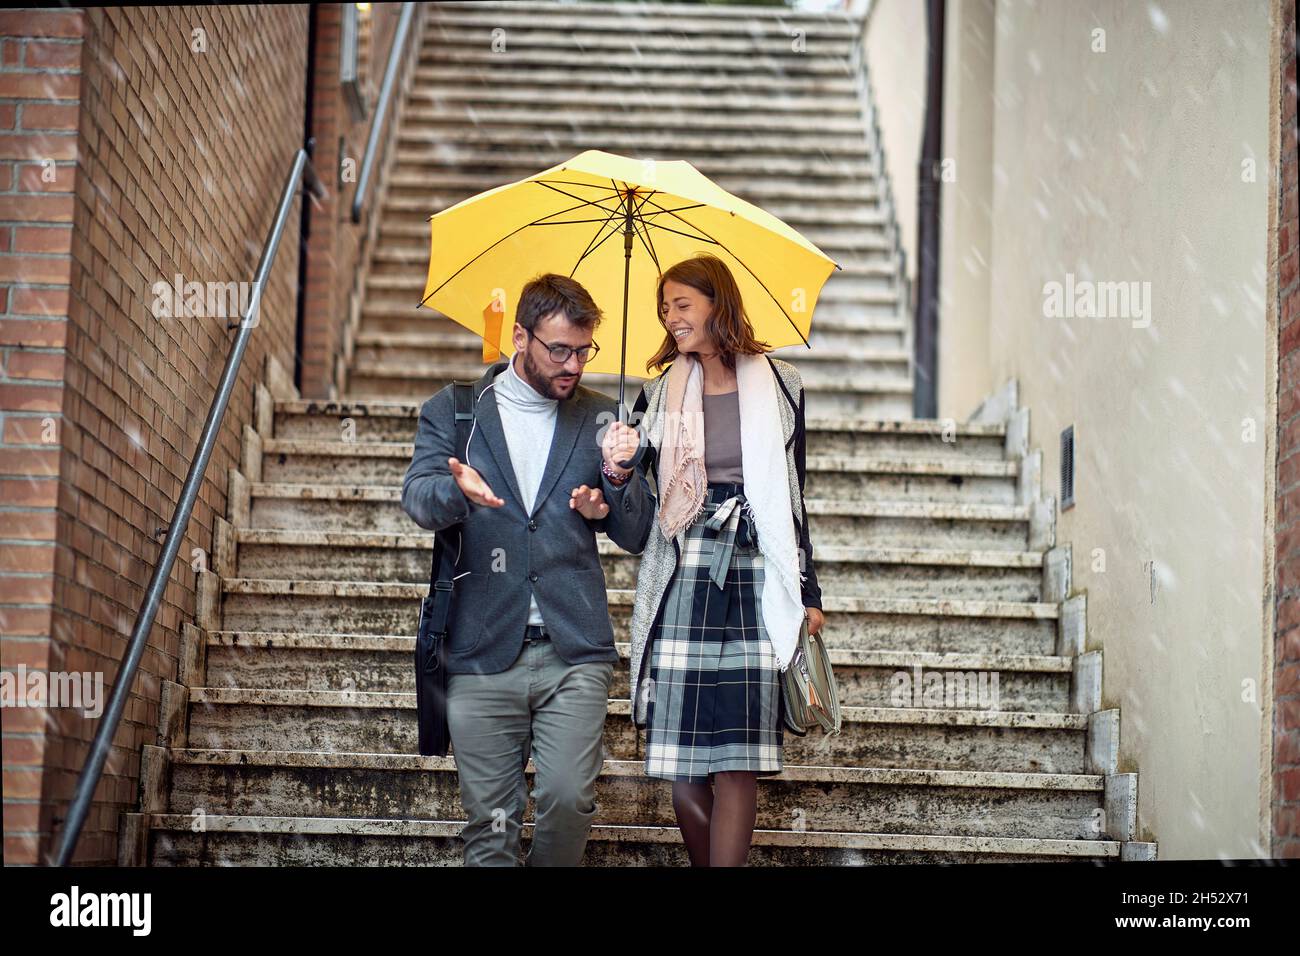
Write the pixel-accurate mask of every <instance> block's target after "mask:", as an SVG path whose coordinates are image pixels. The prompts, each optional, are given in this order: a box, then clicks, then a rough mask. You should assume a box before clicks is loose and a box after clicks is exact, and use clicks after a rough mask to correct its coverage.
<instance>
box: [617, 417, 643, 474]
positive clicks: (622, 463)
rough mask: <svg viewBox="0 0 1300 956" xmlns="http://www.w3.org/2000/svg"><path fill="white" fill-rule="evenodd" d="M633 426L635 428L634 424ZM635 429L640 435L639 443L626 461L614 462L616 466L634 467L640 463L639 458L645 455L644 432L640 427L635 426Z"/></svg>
mask: <svg viewBox="0 0 1300 956" xmlns="http://www.w3.org/2000/svg"><path fill="white" fill-rule="evenodd" d="M633 427H634V428H635V427H636V426H633ZM636 431H637V434H638V435H640V436H641V443H640V444H639V445H637V446H636V452H635V453H633V455H632V457H631V458H629V459H628V460H627V461H620V462H615V464H617V465H618V467H620V468H635V467H636V466H637V465H639V464H641V459H642V458H644V457H645V449H646V440H645V433H644V432H642V431H641V429H640V428H637V430H636Z"/></svg>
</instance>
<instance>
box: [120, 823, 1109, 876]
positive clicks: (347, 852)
mask: <svg viewBox="0 0 1300 956" xmlns="http://www.w3.org/2000/svg"><path fill="white" fill-rule="evenodd" d="M128 817H130V818H131V819H130V820H128V823H129V824H131V825H139V826H141V827H142V828H147V830H148V831H149V848H148V853H149V859H150V862H151V864H152V865H154V866H195V865H199V866H213V865H223V866H303V865H311V866H459V865H460V864H461V860H462V856H461V846H462V844H461V840H460V831H461V828H462V827H463V825H464V824H463V822H461V821H454V820H453V821H446V822H441V821H426V820H382V819H380V820H358V819H352V818H338V817H257V816H218V815H208V816H206V817H205V820H204V823H205V829H204V831H203V832H201V833H194V832H193V818H192V817H191V816H190V815H188V814H128ZM531 834H532V825H531V824H526V825H525V830H524V834H523V837H524V844H525V846H527V843H528V841H529V840H530V839H531ZM1119 854H1120V844H1119V843H1118V842H1115V841H1109V840H1038V839H1033V838H1016V837H1010V838H1006V837H1003V838H1000V837H942V836H930V835H918V834H876V833H862V834H841V833H833V832H819V831H811V832H807V831H804V832H800V831H791V830H759V829H756V830H755V831H754V836H753V842H752V844H751V849H750V852H749V858H748V862H749V864H750V865H751V866H851V865H858V866H862V865H870V864H883V863H1066V862H1079V863H1087V862H1101V861H1106V860H1114V859H1118V858H1119ZM583 864H584V865H585V866H685V865H686V864H687V858H686V851H685V848H684V847H683V846H682V844H681V835H680V832H679V831H678V829H677V827H676V826H672V827H650V826H629V827H614V826H593V827H592V829H591V834H590V838H589V839H588V841H587V851H586V855H585V856H584V858H583Z"/></svg>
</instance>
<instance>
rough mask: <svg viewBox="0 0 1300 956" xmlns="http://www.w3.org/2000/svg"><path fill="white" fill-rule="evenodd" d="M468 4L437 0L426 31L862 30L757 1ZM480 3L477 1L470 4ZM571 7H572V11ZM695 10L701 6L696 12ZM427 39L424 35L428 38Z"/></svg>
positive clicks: (716, 34) (723, 34)
mask: <svg viewBox="0 0 1300 956" xmlns="http://www.w3.org/2000/svg"><path fill="white" fill-rule="evenodd" d="M469 6H470V5H469V4H465V5H458V4H454V3H451V4H442V3H440V4H438V6H436V7H434V8H433V15H432V16H431V17H430V19H429V24H428V33H427V34H426V36H434V37H438V38H441V37H442V36H443V35H444V31H448V32H450V31H471V30H475V29H478V30H489V31H490V30H492V29H495V28H502V29H505V28H507V27H509V36H510V38H511V41H512V42H514V39H515V35H516V33H518V32H519V31H521V30H537V31H554V32H556V33H557V34H559V35H560V36H566V35H568V34H569V33H571V32H572V31H582V32H583V34H584V35H585V34H588V33H590V34H594V35H602V34H605V35H608V34H613V35H615V36H625V35H630V36H632V37H634V38H640V37H641V36H645V37H647V38H654V37H662V36H666V35H670V34H671V35H678V36H683V37H707V38H708V42H721V41H723V40H727V39H729V38H737V37H739V38H751V37H770V38H772V39H774V40H779V41H781V42H784V43H785V44H786V46H787V47H788V46H789V41H790V35H791V33H792V31H795V30H798V31H799V32H800V33H803V34H805V35H807V36H808V37H810V38H811V37H816V38H818V39H825V40H832V39H838V40H842V41H847V40H856V39H857V38H858V37H859V36H861V30H862V25H861V22H860V21H858V20H854V19H851V18H849V17H848V16H840V15H836V14H834V13H826V14H809V13H804V12H801V11H798V10H789V9H787V10H785V11H783V14H784V15H783V16H780V17H772V16H770V13H771V12H772V11H770V10H765V9H763V8H761V7H747V8H746V9H748V10H753V11H754V12H755V13H754V16H752V17H749V16H746V17H745V18H743V19H742V18H737V17H734V16H732V17H726V16H718V15H716V14H714V11H718V10H721V9H725V8H721V7H708V6H705V7H701V6H699V5H682V4H677V5H673V6H668V7H658V6H642V5H627V4H623V5H619V6H614V7H610V6H606V5H605V4H598V3H587V4H579V5H573V4H568V3H565V4H563V5H557V6H556V7H554V8H552V9H549V10H546V11H544V12H539V11H536V10H535V9H534V10H530V11H528V12H527V13H525V12H524V11H520V10H513V11H512V10H510V9H508V8H506V7H503V6H501V5H497V4H492V3H489V4H486V5H482V6H485V7H486V9H483V10H479V9H468V7H469ZM473 7H480V4H477V3H475V4H473ZM570 11H572V12H570ZM694 11H700V12H699V13H696V12H694ZM426 42H427V41H426Z"/></svg>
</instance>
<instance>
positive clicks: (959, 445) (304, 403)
mask: <svg viewBox="0 0 1300 956" xmlns="http://www.w3.org/2000/svg"><path fill="white" fill-rule="evenodd" d="M420 406H421V402H420V401H394V400H375V401H364V402H360V401H352V400H340V401H317V400H313V399H303V400H293V401H278V402H276V404H275V412H274V426H273V427H274V429H275V435H274V437H275V438H277V439H286V438H312V439H326V440H339V429H340V428H341V427H342V423H343V422H345V421H347V420H349V419H350V420H351V421H352V424H353V426H354V427H355V436H356V437H357V438H358V439H363V440H366V441H380V442H389V441H401V442H406V443H408V444H409V443H410V442H411V441H412V440H413V438H414V435H415V429H416V419H417V418H418V417H419V414H420ZM805 426H806V430H807V435H808V450H809V452H810V453H812V454H819V453H820V452H819V450H818V449H819V448H825V449H826V451H827V453H839V452H841V451H843V450H844V446H845V445H846V443H849V442H852V443H853V445H852V447H853V448H854V449H855V454H861V453H864V452H874V453H875V454H874V456H872V455H868V456H867V457H885V456H887V455H890V454H897V455H899V456H900V457H917V456H918V454H919V453H921V452H924V454H920V457H922V458H925V459H935V458H946V457H959V458H967V459H969V458H978V459H982V460H995V461H1002V460H1003V458H1002V456H1003V443H1004V441H1005V435H1006V429H1005V427H1004V426H1003V425H1002V424H1000V423H983V422H955V421H949V420H943V419H906V420H902V419H859V420H842V419H834V418H815V417H812V416H809V417H808V418H806V419H805Z"/></svg>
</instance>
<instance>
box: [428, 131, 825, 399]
mask: <svg viewBox="0 0 1300 956" xmlns="http://www.w3.org/2000/svg"><path fill="white" fill-rule="evenodd" d="M430 226H431V229H430V233H431V234H430V252H429V278H428V282H427V284H426V285H425V290H424V292H425V294H424V299H423V301H422V303H421V304H422V305H426V306H429V307H430V308H433V309H436V310H437V311H439V312H441V313H443V314H444V315H446V316H449V317H450V318H452V319H453V320H455V321H456V322H457V323H459V324H460V325H463V326H464V327H466V328H468V329H470V330H472V331H473V332H475V333H477V334H478V335H480V336H482V338H483V360H484V361H485V362H489V361H494V360H496V359H497V358H498V357H499V356H500V355H501V354H502V353H504V354H507V355H509V354H511V353H512V352H513V344H512V341H511V330H512V329H513V327H514V307H515V303H516V302H517V301H518V297H519V294H520V293H521V292H522V291H523V287H524V285H525V284H527V282H528V281H529V280H530V279H532V278H534V277H535V276H536V275H538V274H539V273H544V272H555V273H559V274H561V275H567V276H570V277H571V278H573V279H575V280H577V281H578V282H580V283H582V285H583V287H584V288H586V290H587V291H588V292H589V293H590V294H591V297H592V299H594V300H595V302H596V305H597V306H598V307H599V308H600V309H601V311H602V312H603V313H605V315H606V319H605V320H604V321H602V322H601V324H600V326H599V327H598V328H597V329H596V332H595V341H596V344H597V345H599V346H600V351H599V352H597V354H596V355H595V357H594V358H592V360H591V361H590V362H589V363H588V364H587V366H586V371H589V372H615V371H617V372H618V373H619V376H620V378H619V409H620V417H621V418H623V419H624V420H626V415H625V408H624V400H623V377H624V376H625V374H626V369H627V367H628V366H631V367H632V368H633V369H634V370H635V371H634V372H633V374H634V375H644V374H645V363H646V361H647V360H648V359H649V358H650V357H651V356H652V355H654V353H655V352H656V351H658V349H659V346H660V344H661V343H662V342H663V338H664V330H663V326H662V325H661V324H660V322H659V318H658V316H657V315H656V314H655V289H656V286H657V284H658V279H659V276H660V274H661V273H662V272H663V270H665V269H667V268H668V267H669V266H671V265H673V264H674V263H676V262H679V261H681V260H683V259H689V258H691V257H692V256H695V255H698V254H700V253H701V252H711V253H713V254H714V255H716V256H718V257H719V258H720V259H722V260H723V261H724V262H726V263H727V265H728V266H729V267H730V268H731V272H732V275H733V276H735V279H736V283H737V285H738V286H739V287H740V292H741V295H742V296H743V299H744V303H745V311H746V314H747V315H748V316H749V320H750V322H751V323H752V324H753V326H754V332H755V334H756V335H757V337H758V338H759V339H760V340H762V341H766V342H767V343H768V344H769V345H771V346H772V347H773V348H780V347H781V346H786V345H797V344H799V343H801V342H802V343H803V344H804V345H807V344H808V329H809V326H810V325H811V323H812V314H813V308H814V306H815V305H816V304H817V296H818V295H819V294H820V292H821V288H822V285H823V283H825V281H826V278H827V276H829V275H830V272H831V270H832V269H837V268H839V266H838V265H837V264H836V263H835V262H833V261H832V260H831V259H830V258H828V257H827V256H826V255H825V254H824V253H823V252H822V251H821V250H820V249H818V248H817V247H816V246H814V245H813V244H812V243H811V242H809V241H808V240H807V239H805V238H804V237H803V236H801V235H799V233H798V232H796V231H795V230H794V229H791V228H790V227H789V226H787V225H786V224H785V223H783V222H782V221H781V220H780V219H777V218H776V217H775V216H773V215H771V214H770V213H767V212H765V211H763V210H762V209H760V208H758V207H757V206H755V205H753V204H751V203H747V202H745V201H744V200H743V199H740V198H738V197H736V196H733V195H732V194H731V193H729V192H727V191H726V190H725V189H722V188H721V187H720V186H718V185H717V184H716V183H714V182H712V181H711V180H709V179H708V178H707V177H706V176H704V175H702V174H701V173H700V172H699V171H698V170H696V169H695V167H693V166H692V165H691V164H690V163H688V162H685V161H683V160H674V161H657V160H652V159H632V158H629V157H626V156H618V155H615V154H613V153H606V152H602V151H601V150H597V149H589V150H587V151H586V152H583V153H579V154H578V155H577V156H575V157H573V158H572V159H570V160H569V161H567V162H565V163H561V164H560V165H558V166H554V167H552V168H551V169H548V170H545V171H544V172H540V173H538V174H537V175H535V176H530V177H528V178H527V179H522V180H520V181H519V182H516V183H509V184H506V185H503V186H498V187H496V188H495V189H489V190H487V191H486V192H482V193H479V194H478V195H476V196H471V197H470V198H468V199H466V200H464V201H462V202H459V203H457V204H456V205H454V206H451V207H449V208H448V209H445V210H443V211H442V212H440V213H438V214H437V215H434V216H432V217H430ZM629 303H631V304H632V305H633V306H634V308H633V320H632V322H631V324H630V325H629V322H628V306H629ZM620 313H621V315H622V322H621V323H619V322H614V321H610V318H612V316H613V315H617V314H620Z"/></svg>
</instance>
